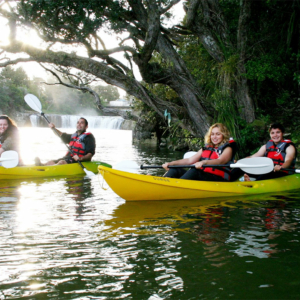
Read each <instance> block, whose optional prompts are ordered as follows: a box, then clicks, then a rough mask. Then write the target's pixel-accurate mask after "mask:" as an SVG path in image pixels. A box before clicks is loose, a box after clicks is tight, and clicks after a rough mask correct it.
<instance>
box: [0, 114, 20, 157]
mask: <svg viewBox="0 0 300 300" xmlns="http://www.w3.org/2000/svg"><path fill="white" fill-rule="evenodd" d="M19 140H20V138H19V130H18V127H17V125H16V123H15V122H14V121H13V120H12V119H11V118H9V117H8V116H6V115H0V156H1V154H2V153H3V152H4V151H8V150H14V151H17V152H19Z"/></svg>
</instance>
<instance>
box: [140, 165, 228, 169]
mask: <svg viewBox="0 0 300 300" xmlns="http://www.w3.org/2000/svg"><path fill="white" fill-rule="evenodd" d="M230 166H232V165H204V166H202V168H222V167H230ZM140 168H141V169H142V170H143V169H163V167H162V166H159V165H157V166H155V165H154V166H143V165H141V167H140ZM168 168H195V165H174V166H168Z"/></svg>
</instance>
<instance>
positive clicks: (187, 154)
mask: <svg viewBox="0 0 300 300" xmlns="http://www.w3.org/2000/svg"><path fill="white" fill-rule="evenodd" d="M196 153H197V152H195V151H189V152H186V153H184V155H183V158H190V157H192V156H193V155H195V154H196Z"/></svg>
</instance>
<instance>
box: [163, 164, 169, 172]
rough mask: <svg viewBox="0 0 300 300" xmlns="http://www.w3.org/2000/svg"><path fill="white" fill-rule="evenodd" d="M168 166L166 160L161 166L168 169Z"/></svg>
mask: <svg viewBox="0 0 300 300" xmlns="http://www.w3.org/2000/svg"><path fill="white" fill-rule="evenodd" d="M168 166H169V163H168V162H166V163H164V164H163V165H162V167H163V168H164V169H165V170H167V171H169V168H168Z"/></svg>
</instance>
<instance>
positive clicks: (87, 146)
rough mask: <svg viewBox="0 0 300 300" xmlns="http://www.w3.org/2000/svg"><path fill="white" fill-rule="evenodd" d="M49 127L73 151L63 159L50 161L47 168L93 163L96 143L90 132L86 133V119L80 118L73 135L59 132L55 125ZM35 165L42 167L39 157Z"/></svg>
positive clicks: (68, 152)
mask: <svg viewBox="0 0 300 300" xmlns="http://www.w3.org/2000/svg"><path fill="white" fill-rule="evenodd" d="M49 127H50V128H51V129H53V130H55V132H56V134H57V135H59V136H60V138H61V140H62V141H63V143H65V144H69V148H70V149H71V151H67V153H66V155H65V156H64V157H62V158H59V159H55V160H51V161H48V162H47V163H45V165H46V166H51V165H55V164H58V165H64V164H72V163H76V162H77V161H91V159H92V157H93V155H94V154H95V149H96V141H95V138H94V136H93V135H92V134H91V133H90V132H86V130H87V128H88V121H87V120H86V119H85V118H80V119H79V120H78V121H77V125H76V132H75V133H73V134H68V133H65V132H61V131H59V130H58V129H57V128H55V125H54V124H53V123H50V124H49ZM35 164H36V165H38V166H40V165H42V164H41V162H40V160H39V158H38V157H37V158H36V159H35Z"/></svg>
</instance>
